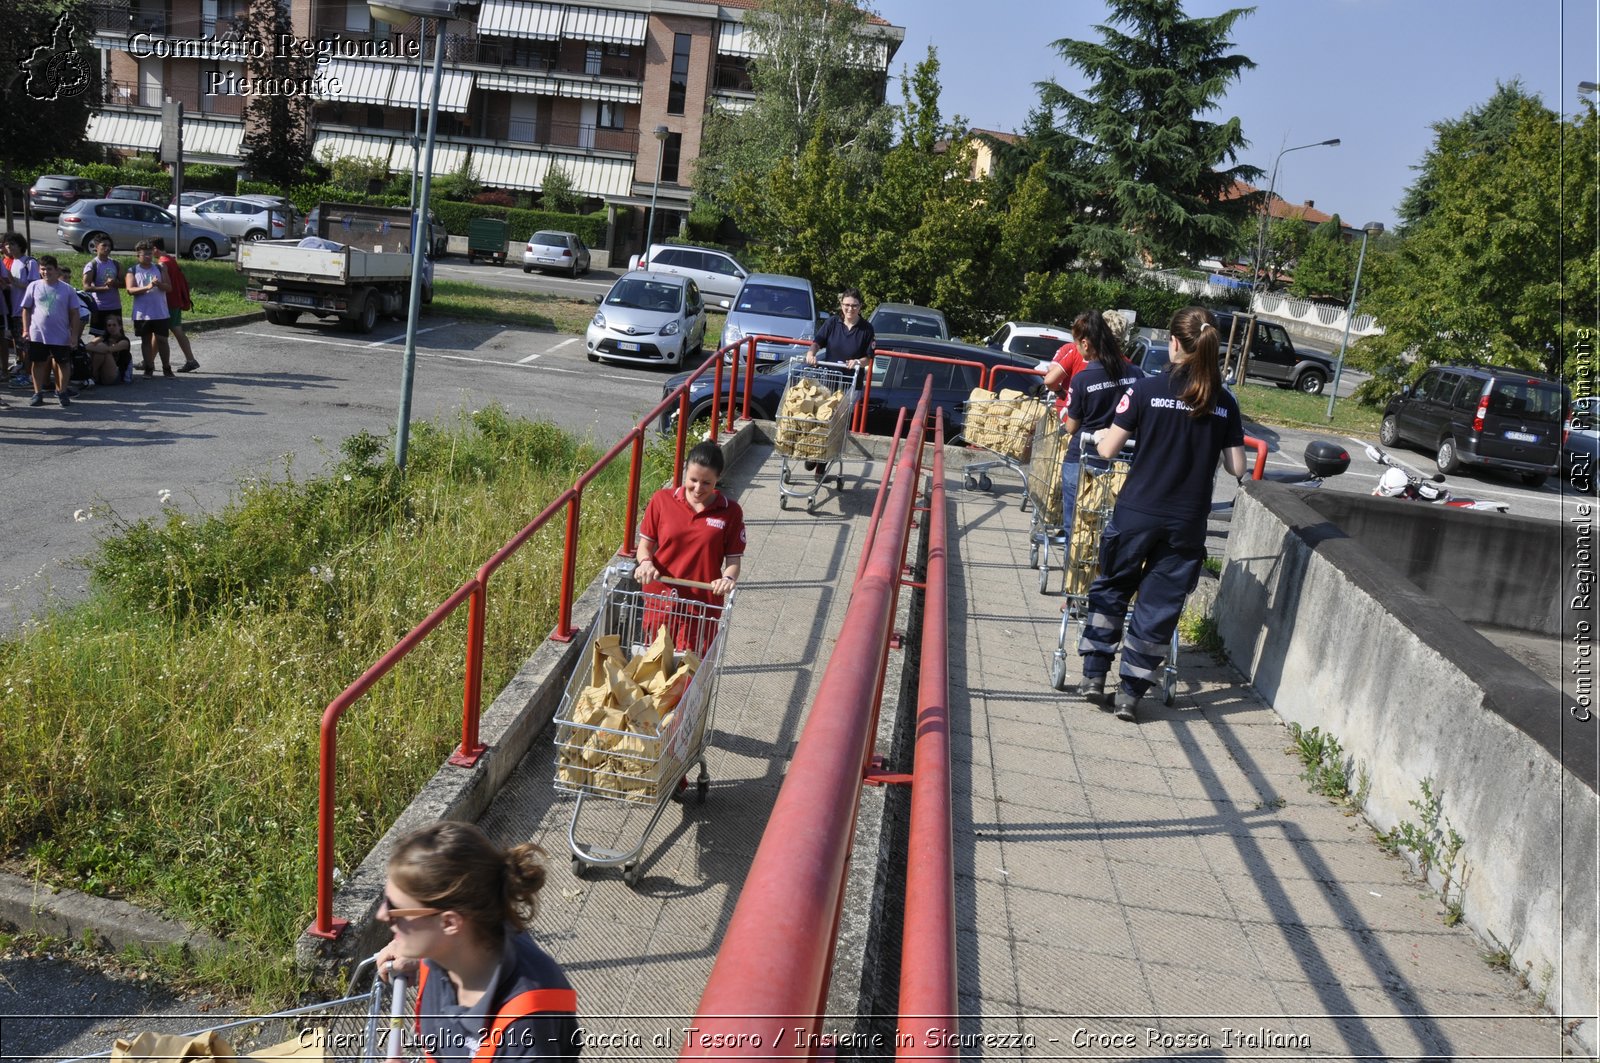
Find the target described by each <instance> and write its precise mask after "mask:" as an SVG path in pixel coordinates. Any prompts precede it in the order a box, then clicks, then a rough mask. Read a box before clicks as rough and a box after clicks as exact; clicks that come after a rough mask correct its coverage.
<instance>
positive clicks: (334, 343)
mask: <svg viewBox="0 0 1600 1063" xmlns="http://www.w3.org/2000/svg"><path fill="white" fill-rule="evenodd" d="M235 335H239V336H260V337H261V338H262V339H267V340H293V341H294V342H295V343H320V344H323V345H325V346H328V347H354V348H356V349H358V350H364V349H366V348H367V347H370V346H372V345H371V344H369V343H345V342H344V341H342V340H319V339H315V338H313V337H311V336H285V335H284V334H283V333H281V332H239V333H235Z"/></svg>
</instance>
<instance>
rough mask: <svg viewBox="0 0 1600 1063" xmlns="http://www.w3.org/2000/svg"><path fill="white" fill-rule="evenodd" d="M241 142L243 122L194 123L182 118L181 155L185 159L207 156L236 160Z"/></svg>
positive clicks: (187, 118)
mask: <svg viewBox="0 0 1600 1063" xmlns="http://www.w3.org/2000/svg"><path fill="white" fill-rule="evenodd" d="M243 140H244V123H243V122H218V121H195V120H191V119H190V118H189V117H188V116H185V117H184V120H183V154H184V156H185V157H187V158H193V157H196V156H199V155H209V156H214V157H217V158H224V159H237V158H239V144H240V142H241V141H243Z"/></svg>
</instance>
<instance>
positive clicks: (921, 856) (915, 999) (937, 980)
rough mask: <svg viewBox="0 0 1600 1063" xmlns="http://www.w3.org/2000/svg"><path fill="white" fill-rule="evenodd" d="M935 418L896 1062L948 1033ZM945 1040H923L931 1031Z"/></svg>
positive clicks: (941, 513)
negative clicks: (938, 1032)
mask: <svg viewBox="0 0 1600 1063" xmlns="http://www.w3.org/2000/svg"><path fill="white" fill-rule="evenodd" d="M947 536H948V530H947V526H946V517H945V495H944V419H943V418H942V417H940V418H939V419H938V423H937V424H936V425H935V426H934V433H933V489H932V491H931V493H930V495H929V499H928V564H927V570H926V574H925V576H924V578H923V586H924V591H923V594H924V597H923V604H922V652H921V655H920V662H921V663H920V668H919V676H918V680H917V725H916V745H915V749H914V760H913V768H912V776H911V826H910V834H909V838H908V845H907V850H908V851H907V855H906V897H905V918H904V921H903V923H902V929H901V946H900V1024H899V1036H898V1037H897V1038H896V1039H895V1044H896V1045H897V1046H898V1047H897V1048H896V1052H895V1054H896V1056H897V1058H900V1059H917V1058H933V1057H939V1058H947V1057H948V1056H949V1052H950V1050H949V1048H948V1047H946V1046H947V1045H949V1044H952V1043H958V1042H956V1041H955V1040H954V1035H955V1034H956V1033H957V1018H956V1013H957V1011H958V1007H957V1001H956V895H955V843H954V839H953V836H952V827H951V813H950V680H949V676H950V661H949V648H948V647H949V644H948V630H947V629H948V620H949V599H948V590H949V571H948V562H949V553H948V550H947ZM935 1027H936V1028H937V1029H939V1031H940V1033H941V1034H943V1035H945V1037H944V1039H943V1041H942V1042H941V1041H940V1040H939V1039H935V1038H930V1037H928V1036H927V1032H928V1030H929V1029H930V1028H935Z"/></svg>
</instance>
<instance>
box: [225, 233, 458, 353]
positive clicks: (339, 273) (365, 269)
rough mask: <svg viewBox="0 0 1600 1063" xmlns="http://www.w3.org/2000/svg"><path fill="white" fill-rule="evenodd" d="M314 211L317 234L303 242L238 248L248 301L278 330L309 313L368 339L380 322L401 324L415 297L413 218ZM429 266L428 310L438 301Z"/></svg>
mask: <svg viewBox="0 0 1600 1063" xmlns="http://www.w3.org/2000/svg"><path fill="white" fill-rule="evenodd" d="M317 213H318V221H319V224H318V230H319V231H318V232H317V233H316V234H314V235H310V236H307V237H306V238H305V239H303V240H258V241H255V242H253V243H249V244H248V245H246V246H241V248H240V251H239V256H238V261H237V263H236V265H235V268H236V269H238V270H239V272H241V273H243V274H244V275H245V297H246V298H247V299H249V300H251V301H252V302H256V303H260V304H261V305H262V306H263V307H264V308H265V309H266V312H267V320H268V321H270V322H272V323H273V324H274V325H293V324H294V323H295V322H296V321H298V320H299V319H300V315H301V314H307V313H309V314H315V315H317V317H319V318H321V319H323V320H340V321H343V322H344V323H345V324H346V325H348V326H349V327H350V328H352V329H354V330H355V331H357V332H363V333H365V332H371V331H372V329H373V327H374V326H375V325H376V324H377V322H378V318H379V317H380V316H385V315H387V316H389V317H393V318H396V319H399V318H403V317H404V316H405V314H406V303H407V301H408V299H409V297H410V295H411V216H410V212H409V211H407V210H405V209H403V208H394V207H371V206H356V205H350V204H341V203H324V204H321V205H320V206H319V207H318V208H317ZM330 233H332V234H333V235H331V236H330ZM432 265H433V264H432V263H431V262H428V261H425V262H424V264H423V278H422V302H423V303H424V304H427V303H431V302H432V301H433V268H432Z"/></svg>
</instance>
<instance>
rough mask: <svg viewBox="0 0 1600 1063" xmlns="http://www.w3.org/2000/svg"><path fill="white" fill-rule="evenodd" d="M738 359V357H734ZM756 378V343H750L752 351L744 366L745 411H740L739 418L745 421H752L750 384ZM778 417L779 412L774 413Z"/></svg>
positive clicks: (746, 354) (746, 355) (746, 357)
mask: <svg viewBox="0 0 1600 1063" xmlns="http://www.w3.org/2000/svg"><path fill="white" fill-rule="evenodd" d="M734 357H736V358H737V357H738V355H734ZM755 376H756V341H755V340H751V341H750V349H749V350H748V351H747V352H746V353H745V364H744V409H742V410H740V411H739V416H740V417H743V418H744V419H745V420H747V421H748V420H749V419H750V382H751V381H752V380H754V379H755ZM773 413H774V415H776V413H777V411H773Z"/></svg>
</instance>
